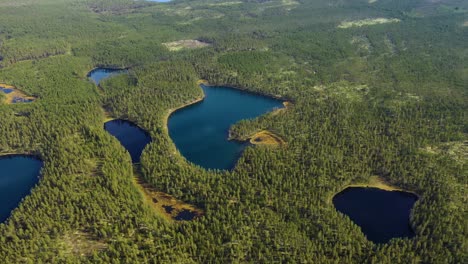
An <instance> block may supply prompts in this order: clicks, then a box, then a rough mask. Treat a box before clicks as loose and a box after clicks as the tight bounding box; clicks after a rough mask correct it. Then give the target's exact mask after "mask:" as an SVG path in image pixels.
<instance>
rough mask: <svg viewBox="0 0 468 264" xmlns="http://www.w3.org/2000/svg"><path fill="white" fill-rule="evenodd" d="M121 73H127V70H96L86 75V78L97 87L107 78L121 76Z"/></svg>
mask: <svg viewBox="0 0 468 264" xmlns="http://www.w3.org/2000/svg"><path fill="white" fill-rule="evenodd" d="M122 73H127V70H124V69H110V68H96V69H94V70H92V71H90V72H89V73H88V77H89V78H91V80H93V82H94V83H95V84H96V85H99V83H100V82H101V81H102V80H104V79H106V78H109V77H110V76H113V75H117V74H122Z"/></svg>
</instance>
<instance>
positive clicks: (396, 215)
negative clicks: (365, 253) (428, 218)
mask: <svg viewBox="0 0 468 264" xmlns="http://www.w3.org/2000/svg"><path fill="white" fill-rule="evenodd" d="M417 199H418V198H417V196H416V195H414V194H412V193H408V192H401V191H385V190H381V189H377V188H363V187H350V188H347V189H345V190H344V191H342V192H340V193H338V194H337V195H336V196H335V197H333V204H334V205H335V207H336V209H337V210H338V211H340V212H341V213H343V214H345V215H347V216H349V218H351V220H353V222H354V223H356V224H357V225H358V226H359V227H361V230H362V232H363V233H364V234H365V235H366V237H367V239H369V240H370V241H373V242H375V243H386V242H388V241H389V240H390V239H392V238H395V237H408V238H411V237H413V236H414V232H413V230H412V228H411V226H410V221H409V220H410V213H411V209H412V208H413V205H414V203H415V202H416V201H417Z"/></svg>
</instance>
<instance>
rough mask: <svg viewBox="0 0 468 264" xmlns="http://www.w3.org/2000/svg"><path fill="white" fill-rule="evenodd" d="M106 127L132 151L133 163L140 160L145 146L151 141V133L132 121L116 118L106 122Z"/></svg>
mask: <svg viewBox="0 0 468 264" xmlns="http://www.w3.org/2000/svg"><path fill="white" fill-rule="evenodd" d="M104 129H105V130H106V131H107V132H109V133H110V134H111V135H113V136H114V137H116V138H117V139H118V140H119V141H120V143H121V144H122V145H123V146H124V147H125V149H126V150H127V151H128V152H129V153H130V156H131V157H132V162H133V163H138V162H140V156H141V153H142V152H143V149H144V148H145V146H146V145H147V144H148V143H150V142H151V137H150V135H149V134H148V133H147V132H146V131H144V130H143V129H141V128H140V127H138V126H137V125H135V124H133V123H132V122H129V121H126V120H121V119H116V120H112V121H109V122H106V123H105V124H104Z"/></svg>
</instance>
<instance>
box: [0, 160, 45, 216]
mask: <svg viewBox="0 0 468 264" xmlns="http://www.w3.org/2000/svg"><path fill="white" fill-rule="evenodd" d="M41 167H42V162H41V161H40V160H38V159H36V158H33V157H28V156H24V155H7V156H0V223H1V222H4V221H5V220H6V219H7V218H8V217H9V216H10V214H11V211H12V210H13V209H15V208H16V207H18V205H19V203H20V202H21V199H23V198H24V197H25V196H27V195H28V194H29V193H30V192H31V189H32V188H33V187H34V186H35V185H36V183H37V182H38V181H39V173H40V170H41Z"/></svg>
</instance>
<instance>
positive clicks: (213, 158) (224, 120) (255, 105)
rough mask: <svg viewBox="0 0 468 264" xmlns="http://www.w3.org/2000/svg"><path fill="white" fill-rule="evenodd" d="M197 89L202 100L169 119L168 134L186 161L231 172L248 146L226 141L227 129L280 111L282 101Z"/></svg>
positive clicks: (226, 90)
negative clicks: (278, 109) (243, 121)
mask: <svg viewBox="0 0 468 264" xmlns="http://www.w3.org/2000/svg"><path fill="white" fill-rule="evenodd" d="M201 87H202V89H203V91H204V93H205V99H204V100H203V101H201V102H198V103H196V104H193V105H190V106H187V107H184V108H182V109H179V110H177V111H176V112H174V113H173V114H172V115H171V116H170V117H169V120H168V128H169V135H170V137H171V139H172V140H173V141H174V143H175V145H176V147H177V149H178V150H179V151H180V153H181V154H182V155H183V156H184V157H185V158H186V159H187V160H189V161H191V162H193V163H195V164H198V165H200V166H202V167H204V168H206V169H222V170H228V169H232V168H233V167H234V166H235V164H236V161H237V159H238V158H239V156H240V155H241V154H242V151H243V150H244V148H245V147H246V146H247V145H248V144H247V143H244V142H236V141H230V140H228V133H229V127H230V126H231V125H233V124H235V123H237V122H238V121H240V120H242V119H252V118H255V117H258V116H260V115H263V114H265V113H268V112H270V111H272V110H274V109H275V108H281V107H283V102H282V101H281V100H278V99H274V98H270V97H266V96H262V95H258V94H253V93H248V92H244V91H240V90H238V89H233V88H229V87H219V86H216V87H214V86H213V87H211V86H203V85H202V86H201Z"/></svg>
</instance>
